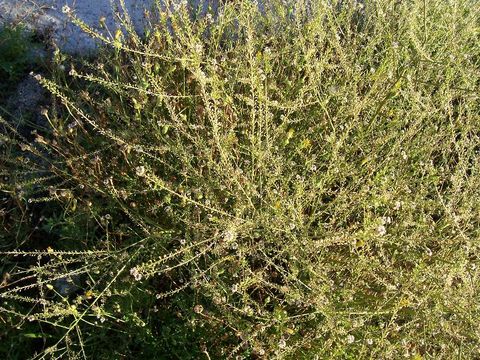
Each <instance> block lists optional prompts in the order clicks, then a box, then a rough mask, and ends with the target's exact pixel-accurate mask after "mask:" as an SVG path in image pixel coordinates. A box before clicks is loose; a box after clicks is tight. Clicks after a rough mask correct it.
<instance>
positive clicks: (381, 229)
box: [377, 225, 387, 236]
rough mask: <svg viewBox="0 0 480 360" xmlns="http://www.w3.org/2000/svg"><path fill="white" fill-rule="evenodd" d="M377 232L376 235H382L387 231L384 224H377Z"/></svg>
mask: <svg viewBox="0 0 480 360" xmlns="http://www.w3.org/2000/svg"><path fill="white" fill-rule="evenodd" d="M377 233H378V235H380V236H383V235H385V234H386V233H387V229H386V228H385V226H384V225H379V226H378V227H377Z"/></svg>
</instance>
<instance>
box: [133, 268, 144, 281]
mask: <svg viewBox="0 0 480 360" xmlns="http://www.w3.org/2000/svg"><path fill="white" fill-rule="evenodd" d="M130 275H132V276H133V278H134V279H135V280H136V281H140V280H142V274H141V273H140V272H139V271H138V269H137V268H136V267H134V268H131V269H130Z"/></svg>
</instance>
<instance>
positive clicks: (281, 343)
mask: <svg viewBox="0 0 480 360" xmlns="http://www.w3.org/2000/svg"><path fill="white" fill-rule="evenodd" d="M278 347H279V348H280V349H285V348H286V347H287V342H286V341H285V339H280V341H279V342H278Z"/></svg>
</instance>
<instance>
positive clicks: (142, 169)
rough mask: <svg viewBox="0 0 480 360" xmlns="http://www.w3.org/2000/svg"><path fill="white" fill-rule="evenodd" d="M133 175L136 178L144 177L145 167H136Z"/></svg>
mask: <svg viewBox="0 0 480 360" xmlns="http://www.w3.org/2000/svg"><path fill="white" fill-rule="evenodd" d="M135 173H136V174H137V176H140V177H143V176H145V166H137V167H136V169H135Z"/></svg>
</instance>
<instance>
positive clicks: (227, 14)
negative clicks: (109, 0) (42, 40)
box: [0, 0, 480, 359]
mask: <svg viewBox="0 0 480 360" xmlns="http://www.w3.org/2000/svg"><path fill="white" fill-rule="evenodd" d="M479 10H480V9H479V5H478V4H477V3H472V2H469V1H454V2H445V1H428V2H426V1H420V0H418V1H403V2H391V1H386V0H385V1H384V0H380V1H375V2H368V3H367V4H366V5H365V6H363V5H362V4H358V3H356V2H342V5H341V6H336V5H334V4H331V2H321V1H319V2H314V3H313V4H310V5H309V6H306V5H304V3H303V2H297V3H295V6H294V7H292V8H288V7H285V6H283V5H282V4H280V2H276V1H269V2H267V4H266V6H265V9H264V11H263V12H260V11H259V10H258V8H257V7H256V5H254V4H252V2H250V1H236V2H232V3H228V4H225V5H224V6H222V7H221V8H220V12H219V14H218V17H215V20H212V19H213V18H214V17H213V16H206V17H204V18H200V19H197V20H195V21H192V20H191V16H190V15H191V14H189V13H188V11H187V9H186V8H185V7H184V6H181V7H179V8H178V9H177V10H176V12H175V13H174V14H173V13H171V12H170V11H163V10H161V9H160V10H159V11H157V12H155V11H154V12H152V13H151V17H152V22H151V24H152V25H151V26H150V27H149V28H148V31H147V33H146V34H145V37H144V38H140V37H139V36H137V35H136V34H135V33H134V32H133V30H132V29H131V26H130V23H129V21H128V17H125V18H124V20H123V27H122V30H118V31H117V32H116V33H114V34H112V36H111V37H103V36H102V35H100V34H99V33H96V32H95V30H94V29H91V28H89V27H88V26H87V25H86V24H84V23H83V22H82V21H81V19H78V18H76V17H75V16H74V15H73V14H70V15H71V19H72V21H73V22H75V23H76V24H77V25H79V26H80V27H81V28H82V29H83V30H84V31H86V32H87V33H89V34H91V35H92V37H94V38H97V39H99V40H101V41H103V42H104V43H105V44H106V45H108V46H106V47H105V48H104V49H102V50H101V53H100V55H99V57H98V58H97V59H95V60H92V61H88V62H85V63H81V64H73V61H71V62H70V63H69V60H68V59H66V58H65V57H64V56H60V55H59V54H57V62H58V65H59V67H58V71H57V72H55V73H54V75H53V76H52V78H50V79H48V78H43V77H41V76H37V78H38V80H39V81H40V82H41V83H42V84H43V86H45V88H47V89H48V90H49V91H50V92H51V93H52V94H53V95H54V96H55V97H56V98H57V99H58V102H56V103H54V104H53V105H52V107H51V108H50V109H48V111H47V112H46V114H45V115H46V116H47V118H48V120H49V123H50V124H51V129H50V130H46V131H45V132H43V133H40V132H38V133H37V134H35V136H36V138H35V141H31V142H29V141H28V140H27V139H22V138H20V137H19V136H18V134H16V133H15V130H14V129H13V128H11V127H9V126H8V124H6V123H5V122H4V123H3V124H4V127H5V132H6V133H8V134H9V135H8V136H9V137H8V139H7V140H6V144H8V145H9V146H11V147H13V148H15V147H18V151H20V150H21V151H22V152H21V153H20V154H21V155H19V153H17V152H15V151H13V154H14V155H11V156H16V157H15V158H14V159H13V158H10V159H7V160H8V161H7V166H9V168H10V169H11V168H13V169H14V172H15V174H16V175H15V177H14V179H13V180H12V181H11V182H10V183H9V184H5V185H4V189H6V191H9V192H10V193H11V194H13V196H15V197H17V198H22V199H23V200H24V201H25V202H27V203H28V204H31V205H33V204H36V203H39V202H44V201H50V202H53V203H59V204H63V211H62V212H61V216H60V217H58V216H57V217H53V216H52V217H50V218H49V219H47V220H44V223H45V225H44V229H45V231H47V233H49V234H51V233H53V231H55V232H54V233H55V234H56V237H55V240H54V241H53V240H52V243H51V245H50V246H51V248H48V249H45V250H42V251H35V252H28V251H23V252H22V251H20V250H14V251H11V252H8V253H5V255H9V257H8V259H9V260H8V261H9V263H8V264H7V265H8V266H7V265H6V266H5V268H7V267H8V268H9V272H10V274H11V280H10V282H11V283H12V285H10V286H6V287H4V288H3V289H2V293H1V295H0V296H1V297H2V298H3V299H4V300H5V303H3V304H2V305H1V306H2V308H1V309H2V312H1V314H2V317H4V318H5V321H7V322H8V323H9V324H12V325H14V324H15V325H16V326H18V327H20V329H22V326H24V325H23V324H24V322H23V321H24V320H27V324H28V326H32V324H38V331H37V332H35V334H38V336H39V337H41V338H43V340H44V342H43V343H42V344H40V345H39V346H40V348H39V351H40V350H41V351H43V352H42V354H43V355H42V356H46V355H47V354H48V353H53V354H54V355H55V356H57V357H67V356H69V357H73V356H75V355H78V356H83V357H86V358H109V359H111V358H125V357H126V358H146V359H147V358H148V359H152V358H159V359H160V358H179V359H189V358H191V359H197V358H209V359H224V358H245V359H247V358H252V359H254V358H265V359H273V358H301V359H313V358H318V359H330V358H339V359H357V358H370V357H372V358H377V357H380V358H385V359H398V358H401V357H406V358H414V359H421V358H435V359H442V358H444V359H450V358H452V357H454V356H457V357H459V358H465V359H473V358H476V357H478V356H479V351H480V347H479V343H480V341H479V340H480V333H479V330H478V320H479V311H480V308H479V303H478V291H479V290H480V289H479V284H480V282H479V281H478V280H479V276H480V272H479V266H478V265H479V260H478V250H479V242H478V240H479V229H480V227H479V218H478V214H479V211H480V205H479V202H478V200H477V199H478V197H479V195H480V194H479V190H478V189H480V184H479V182H480V177H479V176H478V175H479V169H480V168H479V161H478V154H479V151H480V147H479V145H478V144H479V134H480V123H479V115H480V111H479V110H480V108H479V102H478V101H479V98H478V94H477V92H478V86H479V66H478V64H479V63H478V62H479V57H478V56H479V44H480V42H479V41H478V37H479V29H480V28H479V17H478V14H479ZM112 32H113V31H112ZM70 64H72V65H70ZM62 66H63V67H66V71H65V72H63V71H62V70H61V69H62ZM9 164H10V165H9ZM46 170H48V173H46ZM32 173H33V174H36V173H37V174H38V177H33V176H32ZM39 179H40V180H39ZM42 184H43V185H42ZM19 192H22V193H21V194H19ZM31 205H30V206H31ZM37 259H38V260H37ZM66 277H67V278H68V277H69V278H70V280H71V281H70V283H71V284H73V285H72V287H74V288H75V291H74V292H70V293H66V294H62V291H63V290H62V288H61V286H60V285H61V284H60V283H61V281H65V280H64V279H65V278H66ZM44 328H45V329H46V330H42V329H44ZM41 330H42V331H41ZM43 334H46V335H43ZM12 336H13V335H12ZM2 341H3V340H2ZM32 346H33V345H32Z"/></svg>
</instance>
